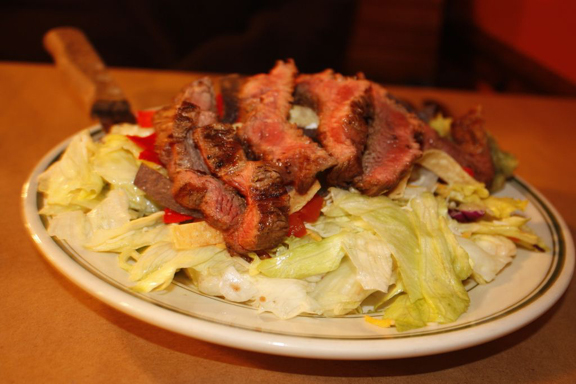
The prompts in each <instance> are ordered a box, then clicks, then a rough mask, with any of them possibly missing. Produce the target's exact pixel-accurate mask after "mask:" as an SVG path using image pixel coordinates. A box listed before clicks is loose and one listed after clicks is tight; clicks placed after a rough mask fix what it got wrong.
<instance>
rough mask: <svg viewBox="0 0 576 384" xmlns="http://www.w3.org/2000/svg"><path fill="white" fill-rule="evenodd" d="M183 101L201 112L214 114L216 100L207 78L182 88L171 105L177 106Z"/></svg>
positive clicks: (210, 81)
mask: <svg viewBox="0 0 576 384" xmlns="http://www.w3.org/2000/svg"><path fill="white" fill-rule="evenodd" d="M183 101H187V102H189V103H192V104H194V105H197V106H198V107H199V108H200V109H201V110H203V111H210V112H214V113H216V98H215V97H214V87H213V84H212V80H210V78H209V77H203V78H201V79H198V80H194V81H193V82H191V83H190V84H188V85H186V86H184V87H183V88H182V90H181V91H180V93H178V95H176V97H175V98H174V102H173V104H175V105H178V104H181V103H182V102H183Z"/></svg>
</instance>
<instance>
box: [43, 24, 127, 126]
mask: <svg viewBox="0 0 576 384" xmlns="http://www.w3.org/2000/svg"><path fill="white" fill-rule="evenodd" d="M44 47H45V48H46V50H47V51H48V52H49V53H50V54H51V55H52V57H53V59H54V61H55V63H56V66H57V67H58V68H59V69H60V70H61V71H62V73H63V74H64V76H65V78H66V80H67V82H68V83H69V84H68V85H69V86H70V87H71V88H72V90H73V91H74V92H75V93H76V94H77V95H78V96H79V97H80V98H81V100H82V102H83V104H84V105H85V107H86V108H87V110H88V111H89V112H90V113H92V114H93V115H94V106H95V104H102V103H104V104H107V103H108V104H113V103H114V104H118V102H124V103H125V102H126V98H125V96H124V94H123V92H122V90H121V89H120V87H119V86H118V84H116V82H115V81H114V79H113V78H112V76H110V74H109V73H108V71H107V69H106V66H105V64H104V62H103V61H102V59H101V58H100V56H99V55H98V53H97V52H96V50H95V49H94V47H93V46H92V44H90V42H89V41H88V39H87V38H86V36H85V35H84V33H83V32H82V31H81V30H79V29H77V28H72V27H59V28H54V29H51V30H50V31H48V32H47V33H46V34H45V35H44ZM94 117H98V116H94Z"/></svg>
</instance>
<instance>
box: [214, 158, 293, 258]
mask: <svg viewBox="0 0 576 384" xmlns="http://www.w3.org/2000/svg"><path fill="white" fill-rule="evenodd" d="M226 181H227V183H228V184H230V185H233V186H234V187H235V188H236V189H237V190H238V191H239V192H240V193H241V194H242V195H243V196H244V198H245V199H246V210H245V211H244V213H243V215H242V216H241V218H240V220H239V223H238V225H236V226H235V227H234V228H233V229H232V230H230V231H228V232H227V233H226V234H225V236H224V237H225V239H226V242H227V243H228V246H229V247H231V248H232V249H234V250H235V251H236V252H238V253H240V254H243V253H247V251H258V250H265V249H270V248H273V247H275V246H276V245H278V244H279V243H280V242H281V241H282V239H284V237H286V235H287V233H288V227H289V224H288V211H289V209H290V197H289V196H288V193H287V192H286V188H285V187H284V183H283V180H282V178H281V177H280V174H279V173H278V172H277V171H276V170H275V169H274V168H273V167H271V166H270V165H268V164H266V163H264V162H261V161H247V162H243V163H242V164H241V166H240V167H239V169H237V170H236V171H235V172H234V173H231V174H228V175H227V176H226Z"/></svg>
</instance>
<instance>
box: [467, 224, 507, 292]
mask: <svg viewBox="0 0 576 384" xmlns="http://www.w3.org/2000/svg"><path fill="white" fill-rule="evenodd" d="M457 239H458V244H460V246H461V247H462V248H464V249H465V250H466V252H467V253H468V255H469V256H470V260H471V261H472V268H473V273H472V277H473V278H474V280H475V281H476V282H477V283H479V284H486V283H489V282H491V281H492V280H494V279H495V278H496V274H498V272H500V271H501V270H502V268H504V267H505V266H506V265H507V264H508V263H510V262H511V261H512V258H513V257H514V255H515V254H516V246H515V245H514V243H513V242H512V241H510V240H508V239H507V238H505V237H503V236H493V235H474V236H472V237H471V238H470V239H467V238H464V237H457Z"/></svg>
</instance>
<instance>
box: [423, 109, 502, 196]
mask: <svg viewBox="0 0 576 384" xmlns="http://www.w3.org/2000/svg"><path fill="white" fill-rule="evenodd" d="M422 128H423V130H422V143H421V144H422V149H423V150H426V149H440V150H442V151H444V152H446V153H448V154H449V155H450V156H452V157H453V158H454V160H456V161H457V162H458V163H459V164H460V165H461V166H462V167H467V168H470V169H471V170H472V171H473V173H474V178H475V179H476V180H478V181H480V182H482V183H484V184H486V187H488V188H490V186H491V185H492V181H493V179H494V175H495V172H496V171H495V167H494V162H493V160H492V156H491V153H490V145H489V139H488V132H486V130H485V128H484V118H483V116H482V110H481V108H480V107H476V108H474V109H472V110H471V111H469V112H468V113H467V114H465V115H464V116H462V117H459V118H457V119H455V120H454V121H453V122H452V126H451V128H450V134H451V136H452V140H449V139H446V138H443V137H440V135H438V133H437V132H436V131H435V130H434V129H432V128H430V127H429V126H428V125H427V124H423V125H422Z"/></svg>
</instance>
